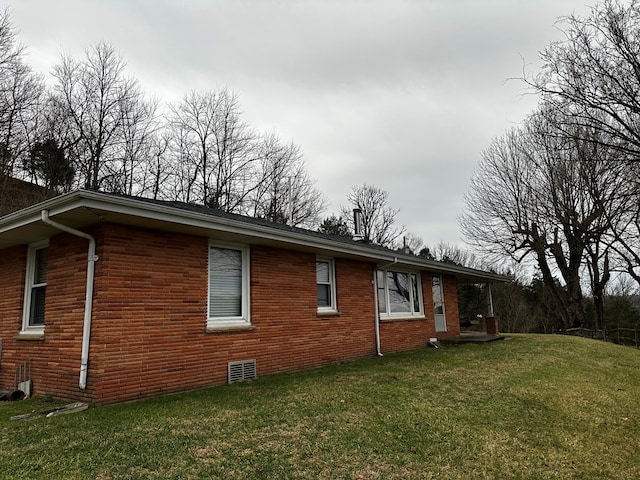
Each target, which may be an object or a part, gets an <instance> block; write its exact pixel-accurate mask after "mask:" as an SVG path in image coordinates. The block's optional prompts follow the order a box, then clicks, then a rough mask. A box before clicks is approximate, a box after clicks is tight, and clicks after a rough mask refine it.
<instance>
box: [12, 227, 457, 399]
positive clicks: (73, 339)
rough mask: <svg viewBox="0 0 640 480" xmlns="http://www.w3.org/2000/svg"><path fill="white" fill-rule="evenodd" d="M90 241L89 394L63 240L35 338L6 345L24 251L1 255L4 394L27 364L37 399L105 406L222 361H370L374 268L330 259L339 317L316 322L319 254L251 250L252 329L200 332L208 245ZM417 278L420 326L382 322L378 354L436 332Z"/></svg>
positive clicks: (75, 279)
mask: <svg viewBox="0 0 640 480" xmlns="http://www.w3.org/2000/svg"><path fill="white" fill-rule="evenodd" d="M94 233H95V235H96V239H97V245H98V252H97V253H98V255H99V257H100V259H99V260H98V262H97V263H96V281H95V294H94V304H93V312H94V314H93V323H92V333H91V351H90V361H89V374H88V385H87V390H86V391H84V392H81V391H80V390H79V388H78V370H79V364H80V348H81V344H80V342H81V337H82V320H83V312H84V284H85V271H86V254H87V252H86V248H87V242H86V240H83V239H79V238H77V237H71V236H69V235H60V236H58V237H53V238H52V239H51V242H50V253H49V275H48V285H47V305H46V309H47V310H46V329H45V332H46V334H45V340H44V341H41V342H24V341H23V342H16V341H15V340H13V337H14V336H15V334H16V333H17V332H18V331H19V329H20V325H21V318H22V317H21V315H22V296H23V290H24V264H25V258H26V248H25V247H20V248H12V249H8V250H1V251H0V268H1V269H2V271H1V272H0V288H2V291H3V292H8V295H3V296H2V298H0V335H1V336H2V338H3V341H4V354H3V358H2V367H1V368H0V380H1V386H2V387H6V386H7V384H8V383H12V382H13V376H14V373H15V365H17V363H18V362H19V361H22V360H24V359H27V358H32V360H33V375H32V377H33V379H34V387H35V390H36V393H40V394H52V395H55V396H58V397H62V398H67V397H73V398H80V399H86V400H93V401H96V402H99V403H110V402H115V401H122V400H131V399H136V398H143V397H148V396H153V395H159V394H163V393H169V392H176V391H182V390H188V389H194V388H199V387H204V386H207V385H211V384H216V383H224V382H226V377H227V362H228V361H234V360H247V359H256V361H257V371H258V375H267V374H271V373H277V372H286V371H293V370H300V369H304V368H312V367H316V366H320V365H324V364H327V363H333V362H338V361H343V360H349V359H355V358H360V357H364V356H369V355H374V354H375V332H374V310H373V307H374V295H373V285H372V283H371V282H372V277H373V270H374V268H375V265H374V264H372V263H367V262H357V261H352V260H346V259H336V260H335V267H336V288H337V302H338V310H339V315H336V316H328V317H327V316H319V315H318V314H317V298H316V285H315V255H314V254H313V253H305V252H293V251H288V250H282V249H276V248H269V247H265V246H257V245H254V246H251V248H250V254H251V262H250V271H251V297H250V298H251V323H252V327H253V329H252V330H250V331H237V332H223V333H219V332H217V333H205V327H206V316H207V257H208V255H207V252H208V239H207V238H203V237H195V236H186V235H179V234H173V233H166V232H149V231H144V230H140V229H135V228H130V227H124V226H117V225H102V226H101V227H99V228H98V229H97V230H96V231H95V232H94ZM5 273H6V274H5ZM16 278H18V279H19V280H18V281H17V282H16ZM451 280H452V279H451V278H445V282H444V284H445V295H451V291H452V292H453V295H454V297H453V299H447V302H449V303H447V305H446V308H447V319H448V322H452V323H451V325H450V327H449V328H450V331H449V334H452V333H453V332H454V328H455V326H454V323H455V324H457V315H456V314H454V309H455V311H457V305H455V306H451V305H450V303H452V305H453V304H456V300H455V282H453V283H452V282H451ZM422 281H423V289H424V290H425V294H424V300H425V314H426V317H427V318H426V319H422V320H412V321H395V322H389V323H383V324H382V325H381V345H382V351H383V352H384V353H389V352H393V351H399V350H407V349H412V348H416V347H419V346H422V345H425V343H426V342H427V341H428V339H429V338H430V337H432V336H434V333H433V330H434V328H433V306H432V302H431V278H430V277H429V276H428V275H426V274H423V278H422ZM454 320H455V322H454ZM458 329H459V327H458Z"/></svg>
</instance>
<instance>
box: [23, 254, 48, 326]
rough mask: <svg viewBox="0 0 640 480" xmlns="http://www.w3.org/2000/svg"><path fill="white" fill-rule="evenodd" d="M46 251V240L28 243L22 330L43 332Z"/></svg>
mask: <svg viewBox="0 0 640 480" xmlns="http://www.w3.org/2000/svg"><path fill="white" fill-rule="evenodd" d="M48 252H49V244H48V242H41V243H36V244H33V245H30V246H29V250H28V251H27V272H26V281H25V289H24V310H23V312H24V314H23V320H22V330H23V331H25V332H29V333H44V319H45V299H46V293H47V266H48Z"/></svg>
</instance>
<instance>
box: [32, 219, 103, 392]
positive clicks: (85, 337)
mask: <svg viewBox="0 0 640 480" xmlns="http://www.w3.org/2000/svg"><path fill="white" fill-rule="evenodd" d="M41 217H42V221H43V222H44V223H45V224H47V225H51V226H52V227H55V228H57V229H58V230H62V231H63V232H67V233H70V234H71V235H75V236H77V237H82V238H86V239H87V240H89V252H88V254H87V284H86V287H85V294H86V295H85V299H84V323H83V327H82V353H81V357H80V381H79V386H80V389H81V390H84V389H85V388H87V365H88V364H89V337H90V335H91V309H92V307H93V279H94V276H95V262H96V261H97V260H98V256H97V255H96V239H95V238H93V237H92V236H91V235H89V234H88V233H84V232H81V231H80V230H76V229H75V228H71V227H68V226H66V225H62V224H60V223H58V222H54V221H53V220H51V219H50V218H49V211H48V210H42V212H41Z"/></svg>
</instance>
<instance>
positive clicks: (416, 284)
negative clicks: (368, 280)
mask: <svg viewBox="0 0 640 480" xmlns="http://www.w3.org/2000/svg"><path fill="white" fill-rule="evenodd" d="M376 284H377V285H376V286H377V289H378V311H379V312H380V314H381V315H387V316H402V317H406V316H424V309H423V306H422V305H423V302H422V288H421V284H420V275H419V274H418V273H416V272H403V271H399V270H378V271H377V272H376Z"/></svg>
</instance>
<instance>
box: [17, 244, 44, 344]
mask: <svg viewBox="0 0 640 480" xmlns="http://www.w3.org/2000/svg"><path fill="white" fill-rule="evenodd" d="M45 248H49V240H44V241H42V242H37V243H32V244H30V245H29V247H28V249H27V265H26V273H25V283H24V306H23V309H22V330H21V333H28V334H33V335H35V334H44V327H45V325H31V295H32V292H33V289H34V288H36V287H45V295H46V286H47V282H45V283H34V276H35V269H36V252H38V251H39V250H43V249H45ZM48 261H49V260H48V259H47V263H48ZM47 267H48V265H47ZM45 298H46V297H45ZM45 316H46V313H45ZM45 323H46V321H45Z"/></svg>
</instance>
